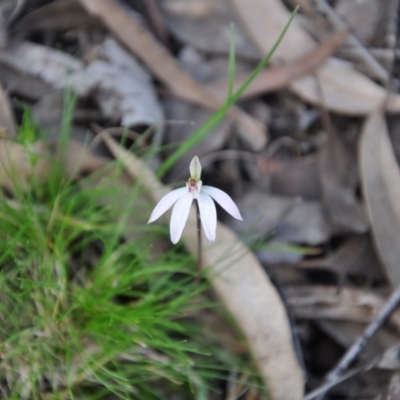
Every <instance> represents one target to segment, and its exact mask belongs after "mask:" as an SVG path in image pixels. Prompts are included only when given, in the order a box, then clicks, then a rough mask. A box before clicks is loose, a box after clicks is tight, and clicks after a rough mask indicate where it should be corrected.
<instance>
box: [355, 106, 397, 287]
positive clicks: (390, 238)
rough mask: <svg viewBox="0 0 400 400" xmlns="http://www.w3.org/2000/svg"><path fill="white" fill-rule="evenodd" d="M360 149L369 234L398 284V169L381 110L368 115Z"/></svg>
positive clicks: (390, 276)
mask: <svg viewBox="0 0 400 400" xmlns="http://www.w3.org/2000/svg"><path fill="white" fill-rule="evenodd" d="M359 152H360V155H359V159H360V175H361V182H362V189H363V193H364V197H365V200H366V204H367V210H368V215H369V219H370V222H371V227H372V234H373V237H374V241H375V244H376V247H377V250H378V254H379V256H380V258H381V259H382V261H383V265H384V266H385V267H386V272H387V274H388V276H389V278H390V280H391V282H392V283H393V284H394V285H396V286H397V285H399V284H400V264H399V260H400V247H399V243H398V242H399V237H400V201H399V199H400V171H399V166H398V164H397V161H396V158H395V155H394V152H393V148H392V144H391V142H390V138H389V134H388V131H387V126H386V122H385V119H384V116H383V114H382V112H380V111H377V112H375V113H373V114H371V116H370V117H369V118H368V120H367V122H366V124H365V126H364V128H363V132H362V136H361V142H360V148H359Z"/></svg>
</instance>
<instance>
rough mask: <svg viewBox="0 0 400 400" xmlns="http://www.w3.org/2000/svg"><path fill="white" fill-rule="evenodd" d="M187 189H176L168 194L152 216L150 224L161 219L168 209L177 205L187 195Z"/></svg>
mask: <svg viewBox="0 0 400 400" xmlns="http://www.w3.org/2000/svg"><path fill="white" fill-rule="evenodd" d="M187 192H188V190H187V188H185V187H184V188H180V189H175V190H173V191H172V192H170V193H168V194H166V195H165V196H164V197H163V198H162V199H161V200H160V201H159V202H158V204H157V205H156V207H155V209H154V210H153V212H152V213H151V215H150V219H149V222H148V224H150V223H151V222H153V221H155V220H156V219H158V218H160V217H161V215H163V214H164V213H165V212H166V211H167V210H168V209H170V208H171V207H172V206H173V205H174V203H176V202H177V201H178V200H179V199H180V198H181V197H182V196H184V195H185V193H187Z"/></svg>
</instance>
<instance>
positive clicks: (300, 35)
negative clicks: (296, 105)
mask: <svg viewBox="0 0 400 400" xmlns="http://www.w3.org/2000/svg"><path fill="white" fill-rule="evenodd" d="M233 4H234V6H235V9H236V12H237V15H238V16H239V17H240V19H241V20H242V22H243V24H244V26H245V27H246V28H247V32H248V33H249V35H250V36H251V38H252V40H253V42H254V43H255V44H256V46H257V47H258V49H259V51H260V54H266V53H268V51H270V49H271V48H272V46H273V45H274V43H275V41H276V40H277V38H278V37H279V34H280V33H281V32H282V30H283V28H284V26H285V24H286V23H287V21H288V19H289V17H290V12H289V11H288V10H287V8H286V7H285V5H284V4H283V2H282V1H281V0H268V1H265V0H233ZM315 47H316V42H315V41H314V39H313V38H312V37H311V36H310V35H309V34H308V33H307V32H306V31H305V29H304V28H303V27H302V26H301V25H300V24H299V22H298V21H297V20H296V19H295V20H294V21H293V22H292V24H291V25H290V27H289V29H288V31H287V33H286V35H285V37H284V38H283V40H282V42H281V44H280V46H279V47H278V49H277V51H276V52H275V53H274V55H273V57H272V61H275V62H277V61H291V60H293V59H296V58H298V57H301V56H302V55H304V54H305V53H307V52H310V51H312V50H313V49H314V48H315ZM318 81H319V82H320V87H321V91H322V94H323V101H324V103H325V106H326V107H327V108H328V109H329V110H331V111H334V112H337V113H342V114H346V115H364V114H368V113H370V112H371V111H373V110H375V109H376V108H377V107H378V106H380V105H381V104H382V103H383V101H384V100H385V99H386V96H387V93H386V89H385V88H384V87H382V86H379V85H378V84H376V83H374V82H373V81H372V80H371V79H369V78H367V77H366V76H364V75H362V74H361V73H359V72H357V71H356V70H355V69H354V68H352V66H350V65H349V64H348V63H346V62H342V61H340V60H336V59H332V58H329V59H328V60H327V61H325V62H324V63H323V64H322V66H321V67H319V68H318V69H317V70H316V71H315V75H306V76H304V77H302V78H299V79H296V80H294V81H292V82H291V83H290V84H289V88H290V89H291V90H292V91H293V92H294V93H295V94H297V95H298V96H300V97H301V98H303V99H304V100H305V101H308V102H310V103H311V104H316V105H321V101H322V99H321V96H320V90H319V85H318ZM387 110H388V111H390V112H399V111H400V96H399V95H397V94H392V95H391V96H390V98H389V101H388V103H387Z"/></svg>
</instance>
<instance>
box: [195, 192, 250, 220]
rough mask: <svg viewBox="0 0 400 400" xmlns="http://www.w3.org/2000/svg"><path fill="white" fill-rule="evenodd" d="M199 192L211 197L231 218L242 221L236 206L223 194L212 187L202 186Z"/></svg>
mask: <svg viewBox="0 0 400 400" xmlns="http://www.w3.org/2000/svg"><path fill="white" fill-rule="evenodd" d="M201 192H202V193H205V194H208V195H209V196H211V197H212V198H213V199H214V200H215V201H216V202H217V203H218V204H219V205H220V206H221V207H222V208H223V209H224V210H225V211H226V212H227V213H229V214H230V215H232V217H233V218H236V219H239V220H241V221H243V218H242V216H241V215H240V211H239V209H238V208H237V206H236V204H235V203H234V202H233V200H232V199H231V197H230V196H228V195H227V194H226V193H225V192H223V191H222V190H220V189H217V188H215V187H212V186H203V187H202V188H201Z"/></svg>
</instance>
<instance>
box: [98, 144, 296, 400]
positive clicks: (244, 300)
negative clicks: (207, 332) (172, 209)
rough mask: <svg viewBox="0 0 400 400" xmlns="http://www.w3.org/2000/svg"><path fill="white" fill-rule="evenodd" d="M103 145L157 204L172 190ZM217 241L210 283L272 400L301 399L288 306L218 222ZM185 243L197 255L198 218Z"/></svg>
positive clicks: (210, 258)
mask: <svg viewBox="0 0 400 400" xmlns="http://www.w3.org/2000/svg"><path fill="white" fill-rule="evenodd" d="M105 141H106V143H107V145H108V146H109V148H110V150H111V152H112V153H113V154H114V155H115V156H116V157H117V158H119V159H120V160H121V162H122V163H123V165H124V166H125V168H126V170H127V172H128V173H129V174H130V175H131V176H132V178H134V179H136V180H139V182H140V183H141V184H142V185H143V187H144V189H146V190H147V191H148V192H149V194H150V195H151V197H152V199H153V200H154V202H157V201H159V200H160V198H161V196H162V195H164V194H165V193H167V192H168V191H169V189H168V188H167V187H166V186H163V185H162V184H161V183H160V182H159V180H158V179H157V178H156V176H155V175H154V174H153V172H152V171H150V170H149V169H148V168H146V166H145V165H144V164H143V163H142V162H141V161H140V160H139V159H137V158H136V157H135V156H134V155H133V154H131V153H129V152H128V151H126V150H124V149H123V148H121V147H120V146H119V145H118V144H117V142H115V141H114V140H113V139H112V138H111V137H110V136H105ZM217 232H218V234H217V239H216V241H215V242H214V243H207V245H206V246H205V247H204V253H203V257H204V258H203V261H204V265H207V266H209V268H210V269H209V274H210V278H211V282H212V285H213V287H214V289H215V291H216V292H217V293H218V295H219V297H220V298H221V299H222V301H223V302H224V304H225V306H226V307H227V309H228V310H229V312H230V313H231V314H232V316H233V317H234V318H235V320H236V322H237V324H238V325H239V327H240V328H241V330H242V332H243V334H244V336H245V337H246V339H247V341H248V344H249V347H250V349H251V351H252V354H253V357H254V359H255V361H256V363H257V365H258V368H259V370H260V373H261V375H262V378H263V379H264V382H265V383H266V387H267V390H269V398H270V399H273V400H297V399H298V400H300V399H302V398H303V390H304V389H303V387H304V381H303V376H302V372H301V369H300V367H299V365H298V362H297V359H296V356H295V353H294V349H293V344H292V340H291V333H290V326H289V322H288V318H287V315H286V312H285V308H284V305H283V303H282V301H281V299H280V297H279V295H278V293H277V291H276V289H275V288H274V286H273V285H272V284H271V282H270V281H269V279H268V278H267V276H266V274H265V272H264V271H263V269H262V267H261V266H260V264H259V263H258V261H257V259H256V258H255V256H254V255H253V254H252V252H251V251H250V250H249V249H248V248H247V247H246V246H245V245H244V244H243V242H242V241H241V240H240V239H239V238H238V237H237V236H236V235H235V234H234V233H233V232H232V231H231V230H230V229H228V228H227V227H225V226H224V225H223V224H221V223H219V224H218V227H217ZM182 238H183V242H184V244H185V246H186V247H187V248H188V250H189V251H190V252H191V253H193V254H194V255H196V254H197V239H196V238H197V226H196V218H195V217H194V216H193V215H192V216H190V217H189V220H188V223H187V224H186V227H185V230H184V234H183V237H182Z"/></svg>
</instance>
